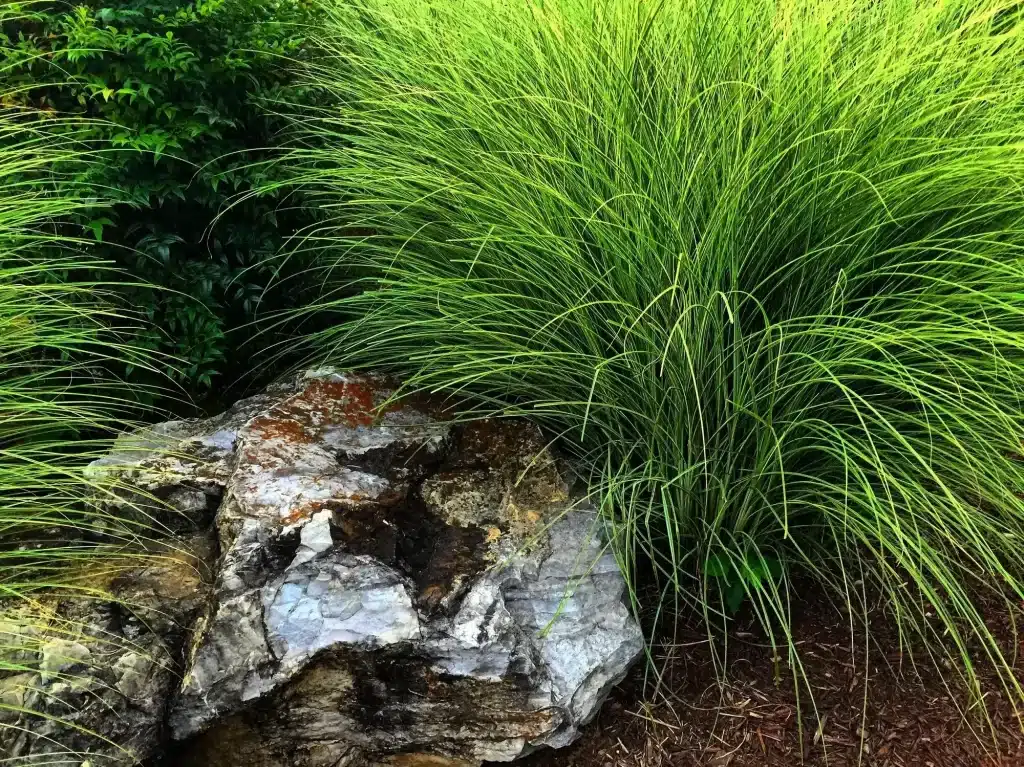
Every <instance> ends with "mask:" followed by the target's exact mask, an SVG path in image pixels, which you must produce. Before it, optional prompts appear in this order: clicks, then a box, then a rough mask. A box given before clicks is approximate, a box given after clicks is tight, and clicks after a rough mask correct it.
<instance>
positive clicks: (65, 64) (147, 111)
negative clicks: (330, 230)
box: [3, 0, 314, 399]
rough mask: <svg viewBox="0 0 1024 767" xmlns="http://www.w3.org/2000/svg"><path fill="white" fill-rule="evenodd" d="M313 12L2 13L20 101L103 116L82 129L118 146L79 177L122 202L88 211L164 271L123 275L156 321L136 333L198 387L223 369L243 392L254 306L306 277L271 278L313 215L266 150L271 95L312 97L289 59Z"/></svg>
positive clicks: (126, 257) (36, 6)
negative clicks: (12, 18) (279, 257)
mask: <svg viewBox="0 0 1024 767" xmlns="http://www.w3.org/2000/svg"><path fill="white" fill-rule="evenodd" d="M15 5H17V4H15ZM313 14H314V11H313V10H312V7H311V5H310V4H309V3H307V2H305V0H196V2H191V3H183V2H180V1H176V0H121V1H118V0H107V1H105V2H97V1H95V0H88V1H87V2H82V3H77V4H74V5H69V4H65V3H54V2H42V3H30V4H25V5H24V6H23V7H22V8H21V12H20V14H18V15H19V16H20V17H21V18H20V19H19V20H18V21H16V22H8V23H5V24H4V31H5V33H6V35H5V36H6V45H5V47H4V49H3V58H4V61H3V64H5V65H6V68H7V69H6V77H7V78H8V82H9V83H10V88H11V89H12V90H15V91H17V92H14V93H12V94H11V95H10V96H8V101H9V102H12V101H13V102H14V103H18V104H25V105H29V106H32V107H35V108H37V109H42V110H48V111H56V112H60V113H63V114H79V115H84V116H88V117H91V118H97V121H96V122H94V123H92V125H91V128H90V130H89V135H88V136H86V137H85V139H87V140H89V141H91V143H92V146H94V147H96V148H105V149H109V150H110V151H109V153H107V154H106V155H105V157H104V158H103V161H102V162H97V163H92V164H90V165H89V166H88V168H87V170H86V171H85V172H84V174H83V177H82V178H81V179H80V180H81V181H84V182H88V183H91V184H94V185H96V186H97V187H98V188H100V189H101V190H102V192H103V194H104V195H105V196H109V197H110V198H111V199H112V200H113V202H114V204H113V206H112V207H110V208H109V209H107V210H106V211H104V212H103V213H102V215H101V214H98V213H85V214H81V215H80V216H79V222H80V223H81V224H83V225H85V226H86V227H87V229H88V230H89V231H90V232H91V235H92V237H93V238H94V239H95V240H98V241H100V243H99V245H98V248H97V255H98V256H99V257H101V258H106V259H109V260H111V261H113V262H114V263H116V264H119V265H121V266H122V267H124V268H126V269H127V270H128V272H129V273H130V275H132V276H133V277H134V278H135V279H136V280H138V281H139V282H143V283H147V284H148V285H150V286H155V287H150V286H142V285H138V286H134V287H127V286H125V287H121V288H120V290H121V291H122V293H124V294H125V295H126V297H127V298H128V300H129V301H130V302H131V303H132V304H133V305H135V306H137V307H138V308H139V309H140V310H141V311H142V312H143V313H144V315H145V316H146V318H147V319H148V320H149V325H148V329H147V330H146V331H145V332H144V334H143V335H142V336H140V337H139V338H137V339H136V342H137V343H138V344H140V345H142V346H144V347H148V348H150V349H153V350H158V351H160V352H162V353H165V354H170V355H174V356H175V357H177V358H179V359H180V364H179V366H178V367H179V370H178V371H177V378H178V381H179V383H180V384H182V385H184V387H185V389H186V391H187V392H188V393H189V394H191V395H193V397H199V398H202V397H203V396H204V395H205V394H206V393H207V392H209V391H210V390H211V388H213V387H214V383H215V382H216V381H218V379H222V380H221V381H220V382H219V383H218V385H217V387H216V389H217V390H218V392H217V393H218V396H219V397H220V398H221V399H230V398H231V396H232V393H231V391H230V388H229V387H230V384H231V383H233V382H234V381H235V380H237V378H238V377H239V376H241V375H243V374H245V373H246V372H247V371H249V369H250V367H251V366H250V363H249V358H250V356H251V355H252V354H253V347H252V345H251V344H249V343H248V342H249V341H250V340H251V338H252V335H253V328H252V326H251V323H252V322H253V320H254V319H255V317H256V316H257V311H258V310H259V309H260V308H261V307H262V308H263V309H271V308H274V307H275V306H280V305H291V304H294V303H295V302H296V301H297V298H296V296H295V295H293V294H292V292H291V291H292V290H293V288H294V286H295V285H296V284H297V282H296V281H294V280H291V281H288V280H285V281H279V282H276V283H275V285H276V287H275V288H274V289H272V290H271V291H270V292H267V290H266V286H267V285H268V284H269V283H270V282H271V281H272V280H271V277H272V275H273V273H274V271H275V268H276V267H275V263H276V262H275V260H274V259H273V256H275V255H276V254H277V253H278V251H279V250H281V247H282V245H283V243H284V242H285V240H286V239H287V237H288V236H289V234H290V233H293V232H295V231H296V230H297V229H299V228H300V227H301V226H302V224H303V223H304V222H305V221H307V220H308V218H309V216H308V214H304V213H302V212H300V211H299V210H298V209H297V208H296V206H294V205H292V204H290V203H289V201H288V200H287V199H286V198H285V197H284V195H282V194H280V193H277V192H275V191H273V185H272V184H270V183H269V182H271V181H272V180H273V178H272V177H271V176H269V175H268V174H269V173H271V172H272V170H273V169H272V168H269V167H268V165H267V164H266V163H265V162H264V161H265V160H266V159H267V157H268V155H269V153H270V151H271V150H270V149H268V147H271V146H272V145H273V144H274V143H275V141H276V140H277V132H278V131H279V129H280V128H281V123H280V121H278V120H277V119H276V118H275V116H274V115H273V113H272V109H271V105H272V104H273V103H274V102H277V101H282V100H285V101H289V102H292V103H300V102H302V101H303V99H306V98H308V97H309V96H310V93H309V90H308V89H303V88H300V87H298V86H296V85H294V84H292V83H291V82H290V79H289V78H290V74H289V72H290V68H289V60H292V59H300V58H302V57H303V56H304V55H305V42H306V34H307V32H308V25H309V23H310V22H311V20H312V18H313ZM79 138H82V137H81V136H79ZM259 189H262V190H264V191H263V192H261V193H257V194H250V195H248V196H246V197H245V199H244V200H241V201H240V202H239V203H238V204H235V205H232V206H230V207H226V206H227V203H228V201H229V200H230V199H232V198H233V196H235V195H239V194H242V195H244V194H246V193H251V192H253V190H259ZM218 216H219V218H218ZM293 263H294V262H293ZM161 289H162V290H161ZM139 375H140V373H138V372H134V373H133V376H135V377H138V376H139Z"/></svg>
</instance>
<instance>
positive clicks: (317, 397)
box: [94, 371, 642, 767]
mask: <svg viewBox="0 0 1024 767" xmlns="http://www.w3.org/2000/svg"><path fill="white" fill-rule="evenodd" d="M391 394H392V390H391V388H390V387H389V386H388V384H387V382H386V381H384V380H382V379H377V378H372V377H365V376H351V375H340V374H336V373H333V372H331V371H319V372H312V373H307V374H306V375H305V376H303V377H301V378H300V379H298V380H297V381H296V382H294V383H292V384H289V385H282V386H278V387H275V388H273V389H271V390H268V392H266V393H265V394H263V395H260V396H259V397H256V398H253V399H251V400H245V401H243V402H241V403H239V404H238V405H236V406H235V407H234V408H232V409H231V410H230V411H228V412H227V413H225V414H224V415H222V416H218V417H216V418H212V419H208V420H204V421H186V422H172V423H168V424H161V425H159V426H157V427H154V428H152V429H149V430H147V431H146V432H144V433H137V434H134V435H131V436H128V437H124V438H122V439H121V440H120V442H119V445H118V448H117V450H116V451H115V452H114V453H113V454H111V455H110V456H109V457H107V458H106V459H104V460H103V461H101V462H98V464H97V465H96V466H95V467H94V469H95V470H96V471H97V472H100V473H101V474H102V475H103V476H106V477H110V476H116V477H118V478H120V479H121V480H122V482H123V483H127V484H128V485H130V487H131V489H128V490H126V489H124V488H122V489H121V490H120V491H118V492H116V493H112V494H111V495H109V496H108V497H106V498H103V499H100V502H101V503H103V504H105V505H108V506H110V507H113V508H114V510H117V511H119V512H120V513H122V514H127V513H129V512H128V510H129V509H131V510H134V511H132V512H131V513H134V514H143V515H144V516H148V517H152V518H154V519H158V520H161V521H162V524H163V525H164V526H165V527H166V528H167V529H168V530H172V531H180V530H181V529H183V528H187V527H188V526H190V525H192V526H195V525H199V526H201V525H202V524H203V520H204V519H205V518H209V516H210V515H214V526H215V534H216V540H217V543H218V545H219V552H220V554H219V557H218V560H217V570H216V578H215V581H214V584H213V588H212V594H211V596H210V598H209V599H208V600H207V601H206V606H205V610H204V611H203V613H202V615H201V616H200V617H199V618H198V619H197V620H195V622H194V623H193V624H192V625H191V627H190V629H191V630H190V633H189V640H188V646H187V648H184V649H185V652H184V655H185V660H184V673H183V675H182V677H181V682H180V685H179V686H178V689H177V690H176V692H175V694H174V695H173V699H172V700H171V701H170V703H169V710H168V716H167V726H168V728H169V732H170V734H171V736H172V737H173V739H174V740H175V741H177V742H178V743H179V746H178V747H177V755H176V756H175V757H174V758H173V759H168V760H167V762H166V763H170V764H173V765H178V764H180V765H182V767H184V765H200V764H201V765H205V766H206V767H218V766H222V767H228V766H229V765H231V766H233V765H245V766H246V767H340V766H341V765H360V764H370V765H382V764H388V765H394V766H395V767H398V766H399V765H405V766H406V767H413V766H414V765H475V764H479V763H480V762H481V761H484V760H496V761H508V760H512V759H514V758H516V757H517V756H519V755H521V754H523V753H526V752H528V751H530V750H532V749H534V748H537V747H540V746H544V745H548V746H555V747H558V746H563V745H566V744H567V743H569V742H571V741H572V740H573V739H574V738H575V737H576V736H577V734H578V732H579V727H580V726H581V725H583V724H585V723H586V722H587V721H589V720H590V719H591V718H592V717H593V716H594V714H595V713H596V711H597V709H598V707H599V706H600V704H601V702H602V699H603V698H604V696H605V694H606V693H607V691H608V689H609V688H610V687H611V686H612V685H613V684H615V683H616V682H617V681H618V680H619V679H620V678H621V677H622V676H623V675H624V673H625V671H626V670H627V668H628V666H629V665H630V664H631V663H632V662H633V660H634V659H635V658H636V657H637V656H638V654H639V653H640V651H641V648H642V642H641V635H640V631H639V629H638V627H637V625H636V623H635V622H634V620H633V618H632V616H631V614H630V612H629V611H628V610H627V608H626V606H625V604H624V601H623V596H624V588H625V585H624V582H623V579H622V576H621V574H620V573H619V571H618V569H617V567H616V564H615V561H614V559H613V557H612V556H611V555H610V554H609V553H608V551H607V550H606V547H605V546H604V544H603V543H602V540H601V537H600V535H599V525H598V519H597V517H596V515H595V514H594V512H593V510H592V509H591V508H590V507H588V506H587V505H586V504H585V503H584V502H583V501H582V500H581V499H580V498H578V497H574V496H572V495H571V494H570V492H569V486H568V483H567V481H566V478H565V471H564V468H563V467H561V466H560V465H559V463H558V462H557V461H556V460H555V459H554V458H553V457H552V454H551V453H550V452H549V451H548V449H547V448H546V446H545V443H544V441H543V440H542V438H541V435H540V433H539V432H538V431H537V430H536V428H535V427H533V426H531V425H530V424H528V423H526V422H523V421H512V420H505V421H481V422H475V423H469V424H460V425H455V424H452V423H451V422H449V421H447V420H445V418H444V415H443V413H442V412H441V410H440V408H438V407H437V406H436V404H433V403H430V402H418V403H413V402H409V401H407V400H406V401H402V403H400V404H395V403H393V402H391V401H390V396H391ZM172 508H173V509H174V510H176V513H175V514H169V513H168V509H172ZM174 520H177V521H174ZM171 654H173V652H172V653H171ZM136 752H137V753H138V749H136Z"/></svg>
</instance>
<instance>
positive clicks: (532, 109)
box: [290, 0, 1024, 700]
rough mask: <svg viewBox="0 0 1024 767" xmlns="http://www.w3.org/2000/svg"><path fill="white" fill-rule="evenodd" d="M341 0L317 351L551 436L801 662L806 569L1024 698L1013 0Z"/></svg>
mask: <svg viewBox="0 0 1024 767" xmlns="http://www.w3.org/2000/svg"><path fill="white" fill-rule="evenodd" d="M325 4H326V5H327V6H328V8H329V12H330V16H331V18H330V21H329V22H328V23H327V24H326V27H325V30H324V33H323V35H322V39H321V40H320V44H321V45H322V46H323V48H324V51H325V53H324V54H323V57H322V58H320V59H318V62H317V63H318V66H317V67H316V68H315V69H314V70H313V71H312V80H313V81H314V82H315V84H316V85H317V86H320V87H324V88H328V89H330V90H331V92H332V93H333V94H334V95H335V96H336V97H337V98H338V99H340V100H341V101H343V102H344V103H345V104H346V109H345V110H344V111H343V112H339V113H330V112H324V113H322V114H321V115H320V116H319V119H318V120H316V121H315V122H310V123H307V127H308V130H309V135H310V140H311V141H315V142H321V143H322V145H323V146H322V147H321V148H319V149H305V148H302V147H299V148H296V149H295V151H294V152H293V154H292V157H291V160H290V162H291V165H292V167H293V168H294V169H295V173H296V174H297V176H298V183H300V184H301V186H302V188H303V190H304V191H305V192H306V193H308V194H310V195H311V196H313V197H314V198H315V199H316V200H317V202H318V204H319V206H320V209H321V210H326V211H332V212H335V213H336V214H337V215H338V217H339V222H338V224H337V227H336V230H335V232H334V234H333V238H334V245H333V260H331V261H329V262H328V263H326V264H325V268H327V269H332V268H334V267H336V266H339V265H340V266H343V267H345V268H346V269H349V268H355V269H357V270H359V272H360V273H361V274H362V275H363V276H362V277H361V281H360V282H359V283H358V284H357V285H356V287H359V288H360V289H361V290H360V292H359V293H358V294H357V295H355V296H350V297H345V298H340V299H339V298H337V297H335V296H332V295H328V296H327V297H326V298H325V299H324V300H323V301H321V302H320V305H319V307H318V308H319V310H320V311H322V312H325V313H327V315H328V316H330V315H331V313H335V314H334V316H336V317H338V318H339V321H338V323H337V324H336V325H335V326H334V327H332V328H330V329H328V330H327V331H325V332H323V333H320V334H318V335H317V336H316V337H315V338H314V341H315V343H317V344H318V345H319V350H320V351H319V353H320V354H321V355H323V356H325V357H329V358H332V359H334V360H336V361H340V363H341V364H343V365H351V364H358V365H364V366H372V367H377V368H384V369H387V370H390V371H394V372H397V373H400V374H403V375H405V376H408V378H407V380H408V388H409V389H410V390H416V389H428V390H441V391H447V392H451V393H456V394H459V395H470V397H471V398H472V399H471V401H472V402H475V403H476V404H475V405H474V406H472V407H471V408H470V411H471V412H486V411H496V412H499V413H509V414H522V413H525V414H527V415H530V416H532V417H535V418H539V419H542V420H543V422H545V423H546V424H547V425H548V427H549V428H550V429H551V431H552V433H553V434H555V435H559V436H560V437H561V438H562V441H563V443H564V444H565V445H566V446H567V447H568V448H569V449H570V450H572V451H574V452H575V453H576V454H577V455H578V456H579V457H581V458H582V459H583V460H584V462H585V463H586V465H589V466H590V468H591V471H592V477H591V479H592V485H593V488H594V492H595V494H596V496H597V497H598V498H599V502H600V504H601V508H602V509H603V511H604V513H605V515H606V517H607V519H608V520H609V521H610V522H611V523H612V525H613V527H614V529H615V531H616V536H615V539H614V544H615V547H616V550H617V552H618V554H619V556H620V558H621V561H622V563H623V564H624V565H625V567H626V570H627V572H631V573H635V572H638V570H637V568H640V567H641V566H642V567H645V568H646V567H650V568H651V569H652V570H653V572H654V574H655V575H656V577H657V578H658V581H659V583H660V584H661V585H662V586H663V587H664V589H665V593H666V594H667V595H668V598H669V599H670V600H674V601H675V603H676V604H677V605H679V604H680V603H687V604H691V605H694V606H696V609H698V610H701V611H703V613H704V615H705V616H706V617H707V619H708V621H709V622H710V623H711V624H716V623H718V622H719V621H721V620H725V618H724V617H722V616H724V614H725V613H726V612H727V610H726V608H727V607H728V605H723V604H722V603H723V601H729V602H732V603H733V604H734V606H735V604H736V603H737V602H738V601H739V600H738V597H739V596H745V597H747V603H748V605H749V609H751V610H752V611H753V612H754V614H755V615H756V616H757V617H758V618H759V619H760V621H761V623H762V624H763V626H764V627H765V629H766V630H767V631H768V632H769V634H770V635H771V638H772V642H773V643H777V644H778V645H779V646H781V647H788V648H789V653H788V658H789V661H790V662H791V664H793V666H794V667H797V668H798V666H799V657H798V655H797V653H796V650H795V646H794V644H793V642H792V637H791V636H790V635H789V628H788V626H789V618H788V616H789V610H790V604H791V600H792V599H795V598H796V595H795V594H793V593H792V588H793V587H792V583H793V579H794V578H795V577H796V576H798V575H800V576H801V577H804V576H810V577H813V578H815V579H817V581H818V582H819V583H820V584H821V585H822V586H823V587H824V588H825V589H826V590H827V591H828V593H829V594H831V595H833V596H834V597H835V599H836V601H837V603H838V604H840V605H845V606H846V608H847V609H849V610H850V611H851V612H852V613H854V614H861V613H862V612H863V611H866V610H867V603H866V598H865V595H877V594H881V595H883V596H884V600H883V602H882V603H883V604H884V605H885V607H886V610H887V611H888V613H889V615H890V617H891V618H892V619H893V620H894V621H895V622H896V624H897V625H898V626H899V628H900V630H901V632H902V636H903V638H904V639H906V640H907V642H908V643H909V644H911V645H914V646H920V645H919V644H918V641H923V642H924V643H925V645H926V646H927V647H928V648H929V649H930V650H931V651H932V652H934V653H935V654H936V656H939V657H950V658H952V659H953V660H954V661H955V663H954V664H953V665H952V666H950V667H951V668H958V669H959V670H960V672H961V674H962V675H963V676H964V678H965V680H966V681H967V682H970V683H974V682H975V681H976V674H975V670H974V668H975V667H974V665H973V664H974V663H975V662H977V661H982V660H986V661H991V662H992V663H993V664H994V665H995V666H996V667H997V668H998V669H999V670H1000V672H1001V674H1002V682H1003V684H1004V685H1005V686H1006V689H1007V690H1008V691H1009V692H1010V693H1012V695H1013V697H1014V698H1015V699H1017V700H1020V697H1021V688H1020V685H1019V682H1018V680H1017V679H1016V678H1015V677H1014V676H1013V674H1012V673H1011V671H1010V668H1009V665H1008V663H1007V660H1006V658H1005V657H1004V656H1003V655H1002V654H1001V653H1002V648H1000V647H999V646H998V644H997V642H996V641H995V640H994V638H993V637H992V635H991V633H990V632H989V630H988V628H987V627H986V623H985V620H984V618H983V616H982V614H981V612H980V609H979V608H978V607H977V602H976V598H977V597H980V596H981V597H985V598H986V599H987V598H988V597H990V596H992V595H995V596H996V597H997V598H1000V599H1002V598H1006V599H1020V598H1021V597H1024V580H1022V577H1024V545H1022V541H1024V500H1022V496H1021V491H1022V489H1024V461H1022V458H1021V455H1020V452H1021V450H1020V445H1021V439H1022V436H1024V409H1022V406H1021V403H1022V402H1024V293H1022V286H1024V250H1022V248H1024V196H1022V190H1024V151H1022V149H1021V147H1022V146H1024V143H1022V142H1024V68H1022V67H1021V66H1020V61H1021V57H1022V55H1024V23H1022V15H1021V14H1022V10H1021V8H1020V5H1019V4H1017V3H1015V2H1003V1H1002V0H970V1H969V2H967V1H965V0H951V1H950V2H944V3H924V2H920V3H919V2H914V1H908V0H839V1H838V2H836V1H835V0H782V1H781V2H779V1H778V0H722V1H721V2H715V3H708V2H697V0H665V1H664V2H658V3H644V2H638V1H637V0H609V1H608V2H597V1H596V0H545V1H544V2H541V1H540V0H533V1H527V2H520V3H507V2H504V1H503V0H472V1H471V2H459V1H458V0H450V2H444V3H434V2H430V0H356V2H341V1H340V0H339V1H338V2H332V0H326V2H325ZM353 221H357V222H359V226H360V227H362V228H363V230H362V231H361V232H359V233H356V234H353V233H352V232H351V231H350V230H347V229H346V228H345V227H346V226H349V225H350V224H351V222H353ZM352 317H355V319H352ZM737 584H738V585H737ZM737 589H742V594H737V593H736V590H737ZM871 598H872V599H873V598H874V597H871ZM944 653H945V654H946V655H943V654H944ZM784 654H785V653H784Z"/></svg>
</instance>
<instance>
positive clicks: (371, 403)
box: [249, 378, 400, 444]
mask: <svg viewBox="0 0 1024 767" xmlns="http://www.w3.org/2000/svg"><path fill="white" fill-rule="evenodd" d="M375 391H376V390H375V389H374V387H373V386H372V384H370V383H368V382H367V381H365V380H336V379H325V378H316V379H313V380H312V381H310V382H309V384H308V385H307V386H306V388H305V389H303V390H302V391H301V392H299V393H298V394H296V395H295V396H293V397H289V398H288V399H286V400H285V401H284V402H281V403H280V404H278V405H276V406H275V407H273V408H272V409H271V410H270V411H269V412H268V413H266V414H265V415H262V416H259V417H258V418H255V419H254V420H253V421H252V422H251V423H250V425H249V427H250V428H251V429H252V430H253V431H256V432H259V433H260V434H261V435H262V436H263V437H265V438H267V439H272V438H277V439H282V440H285V441H287V442H294V443H299V444H309V443H312V442H314V441H316V439H317V438H318V437H319V435H320V434H321V432H322V431H323V429H324V428H327V427H330V426H347V427H349V428H351V429H356V428H359V427H363V428H367V427H370V426H373V425H374V424H375V423H377V422H378V420H379V419H380V417H381V416H382V415H383V414H384V413H387V412H392V411H394V410H397V409H398V408H399V407H400V405H399V404H397V403H392V404H390V405H386V406H384V407H383V408H382V407H379V406H378V405H377V404H376V403H375V397H374V393H375ZM378 393H379V392H378Z"/></svg>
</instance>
